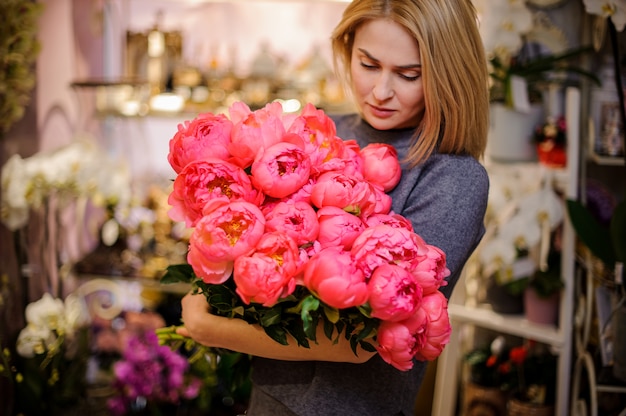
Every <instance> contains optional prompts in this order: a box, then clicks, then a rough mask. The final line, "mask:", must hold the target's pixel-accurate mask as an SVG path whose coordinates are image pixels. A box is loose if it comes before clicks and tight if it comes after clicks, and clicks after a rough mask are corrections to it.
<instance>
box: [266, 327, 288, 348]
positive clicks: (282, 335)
mask: <svg viewBox="0 0 626 416" xmlns="http://www.w3.org/2000/svg"><path fill="white" fill-rule="evenodd" d="M263 329H264V330H265V333H266V334H267V335H268V336H269V337H270V338H272V339H273V340H274V341H276V342H278V343H279V344H282V345H289V343H288V342H287V333H286V332H285V330H284V329H283V328H281V327H280V326H278V325H272V326H264V327H263Z"/></svg>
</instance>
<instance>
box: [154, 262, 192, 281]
mask: <svg viewBox="0 0 626 416" xmlns="http://www.w3.org/2000/svg"><path fill="white" fill-rule="evenodd" d="M195 279H196V274H195V273H194V272H193V268H192V267H191V266H190V265H189V264H173V265H170V266H168V267H167V269H166V271H165V274H164V275H163V277H161V283H163V284H172V283H192V282H193V281H194V280H195Z"/></svg>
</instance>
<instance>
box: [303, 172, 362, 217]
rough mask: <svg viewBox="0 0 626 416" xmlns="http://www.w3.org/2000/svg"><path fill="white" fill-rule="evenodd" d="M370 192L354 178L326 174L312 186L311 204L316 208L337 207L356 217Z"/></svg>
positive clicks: (360, 181)
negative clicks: (352, 213) (354, 214)
mask: <svg viewBox="0 0 626 416" xmlns="http://www.w3.org/2000/svg"><path fill="white" fill-rule="evenodd" d="M370 191H371V190H370V187H369V184H368V183H367V182H364V181H362V180H360V179H358V178H357V177H355V176H351V175H344V174H343V173H339V172H326V173H323V174H322V175H321V176H320V177H319V179H318V180H317V182H316V183H315V185H313V189H311V202H312V203H313V205H315V206H316V207H318V208H322V207H325V206H333V207H339V208H342V209H345V210H346V211H349V212H354V213H356V214H357V215H358V214H359V213H360V212H361V205H362V204H364V203H365V202H367V200H368V198H369V196H370Z"/></svg>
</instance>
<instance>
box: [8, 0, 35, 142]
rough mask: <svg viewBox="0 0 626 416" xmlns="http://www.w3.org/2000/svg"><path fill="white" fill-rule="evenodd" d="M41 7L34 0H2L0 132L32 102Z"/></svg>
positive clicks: (15, 119) (16, 118)
mask: <svg viewBox="0 0 626 416" xmlns="http://www.w3.org/2000/svg"><path fill="white" fill-rule="evenodd" d="M42 9H43V6H42V5H41V4H38V3H36V2H34V1H32V0H2V1H1V2H0V16H2V20H3V23H2V24H1V25H0V134H3V133H6V132H7V131H8V130H9V128H10V127H11V126H12V125H13V124H14V123H15V122H17V121H19V120H20V119H21V118H22V117H23V115H24V109H25V107H26V106H27V105H28V103H29V102H30V94H31V91H32V89H33V87H34V86H35V71H34V63H35V60H36V58H37V54H38V53H39V50H40V44H39V42H38V40H37V37H36V34H37V18H38V17H39V14H40V13H41V10H42Z"/></svg>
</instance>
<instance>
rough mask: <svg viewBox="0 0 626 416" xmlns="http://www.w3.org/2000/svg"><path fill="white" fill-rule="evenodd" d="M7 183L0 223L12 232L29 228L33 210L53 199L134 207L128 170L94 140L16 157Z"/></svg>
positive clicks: (9, 164) (5, 170) (5, 168)
mask: <svg viewBox="0 0 626 416" xmlns="http://www.w3.org/2000/svg"><path fill="white" fill-rule="evenodd" d="M1 180H2V190H3V192H2V198H1V199H0V214H1V215H0V220H2V222H3V223H4V224H5V225H6V226H7V228H9V229H10V230H12V231H15V230H18V229H20V228H22V227H24V226H25V225H27V224H28V216H29V213H30V209H32V208H34V209H37V208H39V207H40V206H41V205H42V204H43V203H45V201H46V199H47V198H48V197H49V196H51V195H52V194H59V195H62V196H63V197H64V198H65V201H68V200H69V199H70V198H76V199H81V198H82V199H90V200H91V201H92V202H94V203H95V204H96V205H101V206H102V205H106V204H114V205H128V204H130V200H131V195H132V189H131V175H130V172H129V169H128V167H127V166H126V165H125V164H122V163H120V161H119V160H113V159H112V158H110V157H109V156H108V155H107V154H106V153H104V152H103V151H102V150H101V149H99V148H98V146H97V145H96V144H95V142H93V141H92V140H90V139H88V138H77V139H76V140H75V141H74V142H72V143H71V144H69V145H67V146H64V147H61V148H59V149H56V150H54V151H52V152H40V153H37V154H35V155H33V156H31V157H28V158H22V157H20V156H19V155H17V154H16V155H13V156H11V157H10V158H9V159H8V161H7V162H6V163H5V164H4V166H3V167H2V173H1Z"/></svg>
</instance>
